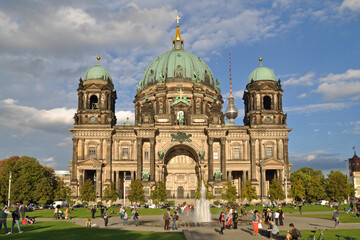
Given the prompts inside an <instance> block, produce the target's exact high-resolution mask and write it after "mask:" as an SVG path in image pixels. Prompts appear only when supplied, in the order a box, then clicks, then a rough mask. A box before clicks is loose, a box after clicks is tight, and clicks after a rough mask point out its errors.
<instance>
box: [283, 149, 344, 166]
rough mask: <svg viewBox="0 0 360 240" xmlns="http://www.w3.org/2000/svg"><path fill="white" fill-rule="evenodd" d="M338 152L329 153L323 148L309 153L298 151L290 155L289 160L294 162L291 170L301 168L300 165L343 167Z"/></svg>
mask: <svg viewBox="0 0 360 240" xmlns="http://www.w3.org/2000/svg"><path fill="white" fill-rule="evenodd" d="M339 158H340V154H338V153H329V152H328V151H324V150H317V151H313V152H309V153H300V154H295V155H290V156H289V159H290V162H291V163H293V164H294V166H293V167H292V170H295V169H298V168H302V167H311V168H313V169H322V170H328V169H339V168H341V167H343V166H344V165H343V164H344V162H343V161H342V160H340V159H339Z"/></svg>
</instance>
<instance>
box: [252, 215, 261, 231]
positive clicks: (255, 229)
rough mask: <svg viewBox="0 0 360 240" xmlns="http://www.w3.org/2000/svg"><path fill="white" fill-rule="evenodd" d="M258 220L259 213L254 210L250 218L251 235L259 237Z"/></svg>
mask: <svg viewBox="0 0 360 240" xmlns="http://www.w3.org/2000/svg"><path fill="white" fill-rule="evenodd" d="M259 220H260V219H259V211H258V210H255V212H254V215H253V218H252V224H253V227H254V231H253V235H259Z"/></svg>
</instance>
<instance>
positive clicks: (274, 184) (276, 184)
mask: <svg viewBox="0 0 360 240" xmlns="http://www.w3.org/2000/svg"><path fill="white" fill-rule="evenodd" d="M268 195H269V198H270V200H271V201H274V200H275V199H277V200H283V199H284V198H285V193H284V190H283V188H282V186H281V182H280V180H279V179H278V178H274V179H273V180H272V181H271V183H270V186H269V191H268Z"/></svg>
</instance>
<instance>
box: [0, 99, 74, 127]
mask: <svg viewBox="0 0 360 240" xmlns="http://www.w3.org/2000/svg"><path fill="white" fill-rule="evenodd" d="M0 111H1V113H2V114H1V115H0V125H1V126H5V127H10V128H14V129H20V130H22V131H23V132H29V131H34V130H42V131H45V132H52V133H63V132H64V131H67V128H69V127H71V125H72V124H73V116H74V113H75V112H76V109H69V108H54V109H49V110H44V109H36V108H34V107H28V106H23V105H19V104H17V102H16V100H14V99H5V100H1V101H0Z"/></svg>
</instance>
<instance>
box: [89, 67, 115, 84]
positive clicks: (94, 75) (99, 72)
mask: <svg viewBox="0 0 360 240" xmlns="http://www.w3.org/2000/svg"><path fill="white" fill-rule="evenodd" d="M90 79H103V80H105V81H107V80H108V79H109V81H110V82H111V81H112V78H111V76H110V73H109V72H108V70H106V69H105V68H104V67H103V66H101V65H100V64H97V65H95V66H92V67H90V68H89V69H88V70H86V72H85V75H84V80H90Z"/></svg>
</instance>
